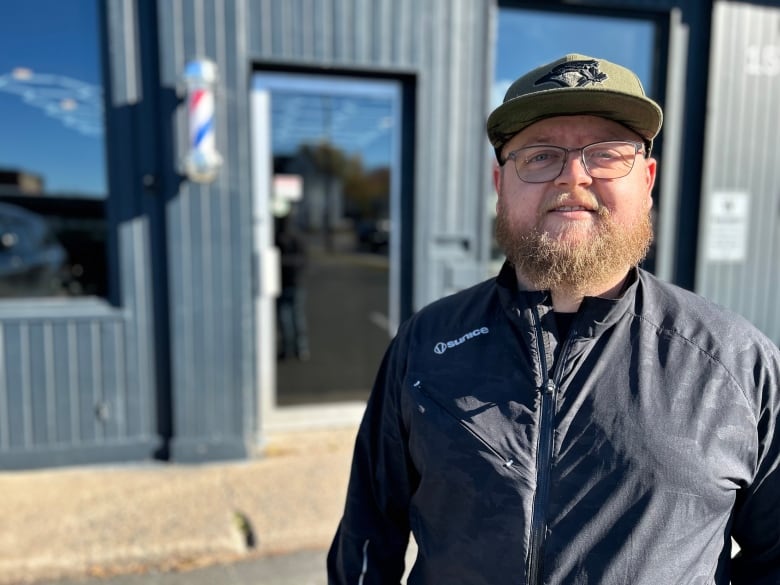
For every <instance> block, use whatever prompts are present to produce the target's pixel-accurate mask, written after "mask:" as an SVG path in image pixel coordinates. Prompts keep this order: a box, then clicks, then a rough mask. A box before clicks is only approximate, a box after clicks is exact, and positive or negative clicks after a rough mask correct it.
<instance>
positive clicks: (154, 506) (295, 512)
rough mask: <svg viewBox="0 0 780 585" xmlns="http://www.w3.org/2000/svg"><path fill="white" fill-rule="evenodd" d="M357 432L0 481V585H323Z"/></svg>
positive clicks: (6, 476)
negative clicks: (213, 456)
mask: <svg viewBox="0 0 780 585" xmlns="http://www.w3.org/2000/svg"><path fill="white" fill-rule="evenodd" d="M355 432H356V428H352V427H349V428H339V429H330V430H322V431H319V430H318V431H309V432H293V433H287V434H284V435H278V436H272V437H269V438H268V443H267V446H266V448H265V449H264V452H263V454H262V455H259V456H257V457H255V458H252V459H251V460H247V461H239V462H226V463H209V464H198V465H181V464H170V463H144V464H134V465H114V466H89V467H86V466H85V467H77V468H61V469H50V470H39V471H24V472H16V471H15V472H2V473H0V519H1V520H0V522H1V523H2V524H1V526H2V528H0V585H11V584H13V585H17V584H18V585H22V584H33V583H34V584H36V585H37V584H45V585H55V584H56V585H65V584H68V585H71V584H76V583H79V584H90V585H91V584H93V583H95V584H97V583H110V584H112V585H140V584H143V585H179V584H183V583H188V584H190V585H198V584H204V585H205V584H206V583H208V584H214V583H220V584H225V585H245V584H246V585H249V584H251V585H288V584H290V585H291V584H293V583H295V584H296V585H324V584H325V583H326V577H325V569H324V567H325V555H326V550H327V547H328V545H329V544H330V540H331V539H332V537H333V533H334V532H335V529H336V525H337V523H338V519H339V517H340V516H341V512H342V509H343V504H344V497H345V494H346V485H347V480H348V475H349V463H350V459H351V455H352V446H353V443H354V437H355Z"/></svg>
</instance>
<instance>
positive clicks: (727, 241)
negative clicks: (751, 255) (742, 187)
mask: <svg viewBox="0 0 780 585" xmlns="http://www.w3.org/2000/svg"><path fill="white" fill-rule="evenodd" d="M749 201H750V196H749V194H748V193H746V192H744V191H716V192H714V193H712V194H711V196H710V202H709V204H710V205H709V214H708V218H707V223H708V225H707V244H706V251H707V260H711V261H714V262H742V261H743V260H745V258H746V257H747V245H748V223H749V217H748V212H749Z"/></svg>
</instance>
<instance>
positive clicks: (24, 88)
mask: <svg viewBox="0 0 780 585" xmlns="http://www.w3.org/2000/svg"><path fill="white" fill-rule="evenodd" d="M3 15H4V18H3V19H2V20H0V125H1V126H2V128H3V140H2V141H0V298H8V297H37V296H78V295H105V294H106V256H105V233H106V232H105V229H106V228H105V198H106V196H107V189H106V168H105V140H104V134H103V109H102V108H103V106H102V103H103V102H102V100H103V97H102V93H103V90H102V80H101V76H100V58H99V57H100V47H99V40H98V17H97V3H96V0H74V1H70V2H59V1H56V0H28V1H26V2H17V3H13V4H9V5H8V6H6V7H4V9H3ZM42 15H45V16H43V17H42Z"/></svg>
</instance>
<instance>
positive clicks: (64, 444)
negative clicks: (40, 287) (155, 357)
mask: <svg viewBox="0 0 780 585" xmlns="http://www.w3.org/2000/svg"><path fill="white" fill-rule="evenodd" d="M38 310H39V311H40V309H38ZM51 312H52V316H50V317H42V318H39V319H35V318H32V317H29V316H24V315H20V316H19V317H17V318H13V319H11V318H4V319H2V320H0V429H1V430H0V468H2V467H7V466H9V465H10V466H11V467H25V466H36V465H37V464H40V463H43V464H47V463H51V462H53V461H54V460H55V459H56V460H57V461H58V462H60V463H62V462H67V459H66V460H65V461H62V460H60V459H59V457H60V456H57V457H54V456H53V455H52V456H49V457H47V456H45V453H46V452H51V451H59V452H60V453H67V451H68V450H77V449H79V448H83V447H90V448H99V447H100V445H101V444H103V442H104V441H105V440H106V439H111V440H113V441H114V442H115V443H122V442H125V443H129V442H133V441H135V440H137V438H138V437H137V433H135V434H130V435H128V433H127V432H126V424H125V423H124V421H123V419H124V417H125V414H124V409H125V407H124V402H126V401H127V399H128V396H127V389H128V385H127V382H126V380H125V379H124V371H125V369H124V361H125V357H126V354H125V351H124V347H123V344H121V343H120V344H118V343H117V340H119V339H120V338H121V332H122V331H123V330H124V329H125V326H126V322H125V318H124V316H123V315H121V314H114V315H105V314H103V315H101V316H92V317H90V316H87V315H85V316H83V317H74V318H68V317H66V316H57V315H54V314H53V313H54V311H51ZM108 340H111V342H110V343H107V341H108ZM109 374H110V375H109ZM132 390H133V394H138V389H137V388H136V387H134V388H132ZM145 419H146V420H144V421H143V422H142V423H141V425H139V427H142V431H143V432H142V433H141V434H143V435H144V436H149V435H150V430H151V429H150V422H151V421H150V420H149V417H148V416H146V417H145ZM109 429H110V431H109ZM108 447H109V446H107V451H108V450H109V449H108ZM35 453H38V454H39V455H41V454H43V455H42V458H41V459H40V460H39V459H34V458H32V455H33V454H35ZM15 455H18V456H19V457H21V460H23V459H24V458H25V457H30V458H31V459H30V464H29V465H24V464H23V463H22V464H19V460H17V459H16V458H15ZM108 458H110V455H108ZM75 460H81V459H79V457H78V455H75V456H74V461H75Z"/></svg>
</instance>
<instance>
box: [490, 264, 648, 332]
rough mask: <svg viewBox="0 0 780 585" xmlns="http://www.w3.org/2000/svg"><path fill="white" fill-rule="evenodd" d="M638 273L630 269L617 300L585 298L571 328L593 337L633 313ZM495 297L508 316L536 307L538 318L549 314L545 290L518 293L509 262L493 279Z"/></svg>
mask: <svg viewBox="0 0 780 585" xmlns="http://www.w3.org/2000/svg"><path fill="white" fill-rule="evenodd" d="M640 272H641V271H640V270H639V269H638V268H632V269H631V271H630V272H629V275H628V280H627V281H626V282H627V284H626V286H625V288H624V290H623V292H622V293H621V295H620V296H619V297H618V298H616V299H606V298H602V297H585V298H584V299H583V301H582V304H581V305H580V308H579V311H577V316H576V317H575V320H574V323H573V326H574V328H575V329H576V331H577V335H578V336H580V337H596V336H598V335H599V334H600V333H601V332H603V331H604V330H606V329H608V328H610V327H611V326H612V325H614V324H615V323H616V322H617V321H618V320H619V319H620V318H621V317H623V315H625V314H626V313H632V312H633V310H634V306H635V302H636V296H637V291H638V289H639V286H640V283H641V278H640ZM496 285H497V286H498V294H499V298H500V299H501V304H502V306H503V307H504V310H505V311H507V312H509V313H515V312H516V311H518V310H519V311H520V312H524V310H526V309H530V308H532V307H537V309H538V310H539V312H540V314H545V313H548V312H550V311H552V296H551V295H550V291H548V290H521V289H520V288H519V286H518V282H517V275H516V274H515V269H514V267H513V266H512V264H510V263H509V262H508V261H506V262H504V265H503V266H502V267H501V271H500V272H499V274H498V276H497V277H496Z"/></svg>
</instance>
